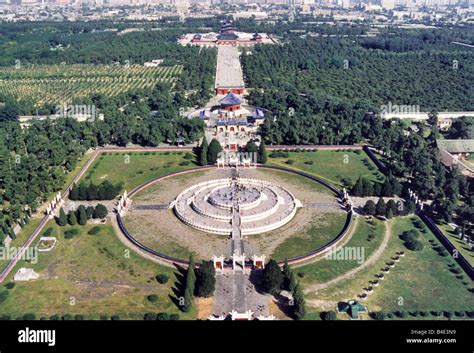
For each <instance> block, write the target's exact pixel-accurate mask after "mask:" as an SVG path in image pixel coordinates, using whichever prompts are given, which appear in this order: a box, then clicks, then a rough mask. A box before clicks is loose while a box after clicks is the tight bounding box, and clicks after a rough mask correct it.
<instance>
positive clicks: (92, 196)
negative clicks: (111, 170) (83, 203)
mask: <svg viewBox="0 0 474 353" xmlns="http://www.w3.org/2000/svg"><path fill="white" fill-rule="evenodd" d="M98 196H99V188H98V187H97V185H95V184H94V183H93V182H92V181H91V183H90V184H89V187H88V188H87V200H89V201H91V200H97V199H98Z"/></svg>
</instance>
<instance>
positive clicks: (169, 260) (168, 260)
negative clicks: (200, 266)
mask: <svg viewBox="0 0 474 353" xmlns="http://www.w3.org/2000/svg"><path fill="white" fill-rule="evenodd" d="M213 168H216V167H215V166H203V167H195V168H190V169H186V170H182V171H177V172H171V173H166V174H163V175H160V176H158V177H156V178H153V179H151V180H149V181H147V182H145V183H143V184H141V185H139V186H137V187H136V188H134V189H133V190H132V191H131V192H130V193H129V194H128V197H130V198H132V197H133V196H134V195H136V194H137V193H138V192H140V191H142V190H143V189H145V188H147V187H148V186H150V185H153V184H155V183H158V182H160V181H162V180H164V179H168V178H172V177H174V176H178V175H184V174H188V173H193V172H196V171H201V170H208V169H213ZM257 168H261V169H268V170H276V171H281V172H287V173H292V174H296V175H299V176H302V177H305V178H308V179H310V180H312V181H314V182H316V183H319V184H320V185H322V186H324V187H326V188H328V189H329V190H331V191H332V192H333V193H334V194H335V196H336V197H338V198H341V197H342V192H341V190H339V189H337V188H336V187H335V186H333V185H331V184H330V183H328V182H327V181H325V180H323V179H321V178H318V177H316V176H314V175H311V174H308V173H305V172H302V171H298V170H294V169H289V168H284V167H278V166H266V165H258V166H257ZM116 219H117V223H118V225H119V228H120V230H121V232H122V233H123V235H124V236H125V237H126V238H127V240H129V241H130V242H131V243H132V244H133V245H135V246H136V247H137V248H139V249H140V250H142V251H144V252H145V253H147V254H148V255H151V256H152V257H155V258H156V259H157V260H159V261H160V262H163V263H165V264H168V265H169V266H174V265H175V264H179V265H184V266H187V265H188V264H189V262H188V261H187V260H184V259H179V258H176V257H173V256H169V255H166V254H163V253H160V252H159V251H156V250H154V249H151V248H150V247H148V246H146V245H144V244H143V243H141V242H140V241H138V240H137V239H136V238H135V237H134V236H133V235H132V234H130V232H129V231H128V230H127V228H126V227H125V225H124V224H123V221H122V217H121V216H120V214H119V213H117V215H116ZM352 221H353V211H348V212H347V217H346V221H345V224H344V226H343V228H342V230H341V231H340V232H339V234H338V235H337V236H336V237H335V238H334V239H333V240H331V241H330V242H328V243H327V244H325V245H324V246H322V247H319V248H317V249H315V250H313V251H310V252H308V253H306V254H304V255H301V256H296V257H293V258H290V259H288V263H289V264H290V265H296V264H300V263H303V262H306V261H308V260H311V259H313V258H314V257H316V256H319V255H321V254H324V253H325V252H327V251H329V250H330V249H331V248H333V247H335V246H336V245H337V244H339V243H340V242H341V241H342V240H343V239H344V238H345V237H346V236H347V235H348V233H349V229H350V227H351V225H352ZM283 263H284V261H279V265H283Z"/></svg>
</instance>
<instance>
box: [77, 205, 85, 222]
mask: <svg viewBox="0 0 474 353" xmlns="http://www.w3.org/2000/svg"><path fill="white" fill-rule="evenodd" d="M77 223H79V224H80V225H81V226H84V225H86V224H87V213H86V208H85V207H84V205H80V206H79V207H78V208H77Z"/></svg>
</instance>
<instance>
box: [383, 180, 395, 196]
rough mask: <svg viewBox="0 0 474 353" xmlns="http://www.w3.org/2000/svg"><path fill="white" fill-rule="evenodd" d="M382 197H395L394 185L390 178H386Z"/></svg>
mask: <svg viewBox="0 0 474 353" xmlns="http://www.w3.org/2000/svg"><path fill="white" fill-rule="evenodd" d="M382 196H385V197H390V196H393V190H392V183H391V182H390V180H389V179H388V178H385V181H384V182H383V184H382Z"/></svg>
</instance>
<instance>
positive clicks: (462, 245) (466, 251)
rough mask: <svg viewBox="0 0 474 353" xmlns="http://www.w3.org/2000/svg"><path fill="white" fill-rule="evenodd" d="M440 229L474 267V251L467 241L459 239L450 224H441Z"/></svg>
mask: <svg viewBox="0 0 474 353" xmlns="http://www.w3.org/2000/svg"><path fill="white" fill-rule="evenodd" d="M438 227H439V228H440V229H441V230H442V231H443V233H444V235H445V236H446V237H447V238H449V240H450V241H451V243H453V244H454V246H455V247H456V249H457V250H458V251H459V253H461V254H462V255H463V256H464V257H465V258H466V260H468V261H469V263H470V264H471V265H472V266H474V250H471V249H470V248H469V246H468V245H467V243H466V242H465V241H462V240H461V239H459V237H458V236H457V234H456V233H455V232H454V230H453V228H451V226H450V225H449V224H446V223H443V224H439V223H438Z"/></svg>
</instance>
